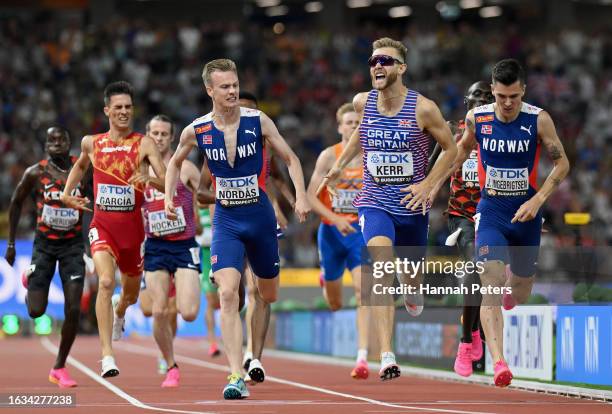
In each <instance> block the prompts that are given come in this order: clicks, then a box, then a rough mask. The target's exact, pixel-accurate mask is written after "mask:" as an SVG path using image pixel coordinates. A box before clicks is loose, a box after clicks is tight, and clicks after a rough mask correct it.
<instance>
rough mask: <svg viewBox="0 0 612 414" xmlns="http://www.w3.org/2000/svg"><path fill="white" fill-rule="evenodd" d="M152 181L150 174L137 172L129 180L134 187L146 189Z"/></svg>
mask: <svg viewBox="0 0 612 414" xmlns="http://www.w3.org/2000/svg"><path fill="white" fill-rule="evenodd" d="M150 180H151V176H150V175H149V174H143V173H141V172H135V173H134V174H133V175H132V176H131V177H130V179H129V180H128V183H129V184H131V185H133V186H134V187H140V186H142V187H146V186H147V185H148V184H149V181H150Z"/></svg>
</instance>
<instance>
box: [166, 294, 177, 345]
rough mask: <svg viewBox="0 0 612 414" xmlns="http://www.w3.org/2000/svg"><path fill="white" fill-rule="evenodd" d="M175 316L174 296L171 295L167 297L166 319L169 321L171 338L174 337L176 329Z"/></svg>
mask: <svg viewBox="0 0 612 414" xmlns="http://www.w3.org/2000/svg"><path fill="white" fill-rule="evenodd" d="M177 318H178V311H177V310H176V296H172V297H170V298H168V320H169V322H170V330H171V332H172V338H176V330H177V328H178V326H177V325H178V323H177Z"/></svg>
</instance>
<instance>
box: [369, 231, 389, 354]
mask: <svg viewBox="0 0 612 414" xmlns="http://www.w3.org/2000/svg"><path fill="white" fill-rule="evenodd" d="M367 246H368V251H369V253H370V257H371V258H372V262H374V263H376V262H379V263H380V262H382V263H387V262H393V261H394V259H395V257H394V254H393V241H392V240H391V239H390V238H388V237H385V236H375V237H373V238H371V239H370V240H368V244H367ZM395 277H396V274H395V272H390V273H386V274H385V275H384V276H383V277H381V278H380V279H378V280H377V282H378V283H380V284H381V285H382V286H383V287H391V286H393V283H394V281H395ZM375 300H376V301H377V303H376V306H372V307H371V315H372V318H373V320H374V321H375V323H374V326H375V328H374V329H375V330H376V336H377V337H378V341H379V345H380V352H381V353H385V352H393V346H392V345H391V339H392V337H393V319H394V317H395V304H394V303H393V298H392V297H391V296H390V295H385V297H383V298H380V297H379V298H376V299H375ZM381 300H382V302H379V301H381Z"/></svg>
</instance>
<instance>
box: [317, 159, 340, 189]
mask: <svg viewBox="0 0 612 414" xmlns="http://www.w3.org/2000/svg"><path fill="white" fill-rule="evenodd" d="M341 173H342V170H341V169H340V168H338V167H336V166H335V165H334V166H333V167H331V168H330V170H329V171H328V172H327V174H326V175H325V177H323V181H321V184H319V187H318V188H317V193H316V194H317V197H318V196H319V194H321V191H323V189H324V188H325V187H327V191H329V193H330V194H331V195H332V196H334V195H336V190H335V187H336V182H337V181H338V179H339V178H340V174H341Z"/></svg>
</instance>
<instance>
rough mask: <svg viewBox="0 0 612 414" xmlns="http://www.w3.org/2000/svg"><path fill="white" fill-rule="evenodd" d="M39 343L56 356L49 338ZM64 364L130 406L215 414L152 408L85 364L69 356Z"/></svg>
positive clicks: (196, 413)
mask: <svg viewBox="0 0 612 414" xmlns="http://www.w3.org/2000/svg"><path fill="white" fill-rule="evenodd" d="M40 343H41V344H42V346H43V347H44V348H45V349H46V350H47V351H49V352H50V353H51V354H53V355H55V354H57V350H58V348H57V346H55V345H54V344H53V343H51V341H50V340H49V338H47V337H46V336H45V337H43V338H42V339H41V340H40ZM66 362H68V363H69V364H70V365H72V366H73V367H75V368H76V369H78V370H79V371H81V372H82V373H83V374H85V375H87V376H88V377H89V378H91V379H92V380H94V381H95V382H97V383H98V384H100V385H102V386H104V387H106V388H108V389H109V390H111V391H112V392H113V393H115V394H116V395H117V396H119V397H121V398H123V399H124V400H126V401H127V402H129V403H130V404H132V405H133V406H135V407H138V408H142V409H144V410H153V411H163V412H166V413H182V414H216V413H212V412H209V411H184V410H174V409H171V408H161V407H153V406H151V405H147V404H145V403H143V402H142V401H140V400H138V399H136V398H134V397H132V396H131V395H130V394H128V393H127V392H125V391H123V390H122V389H121V388H119V387H117V386H116V385H114V384H112V383H110V382H109V381H107V380H105V379H104V378H102V377H101V376H100V375H98V373H97V372H94V371H92V370H91V369H89V368H88V367H87V366H86V365H85V364H83V363H81V362H79V361H78V360H77V359H75V358H74V357H71V356H69V357H68V359H67V360H66Z"/></svg>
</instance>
